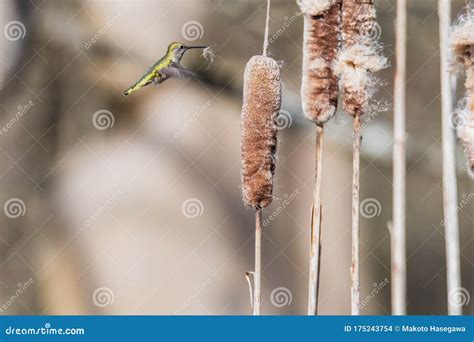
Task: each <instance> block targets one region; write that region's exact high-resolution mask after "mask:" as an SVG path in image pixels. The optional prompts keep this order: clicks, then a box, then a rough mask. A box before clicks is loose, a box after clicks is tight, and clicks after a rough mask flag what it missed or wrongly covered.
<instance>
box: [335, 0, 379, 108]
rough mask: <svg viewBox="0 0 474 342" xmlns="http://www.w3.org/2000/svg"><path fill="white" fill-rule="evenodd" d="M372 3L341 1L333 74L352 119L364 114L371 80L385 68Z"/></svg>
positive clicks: (370, 88) (370, 0)
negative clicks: (338, 47) (339, 42)
mask: <svg viewBox="0 0 474 342" xmlns="http://www.w3.org/2000/svg"><path fill="white" fill-rule="evenodd" d="M375 19H376V13H375V6H374V1H373V0H344V2H343V9H342V50H341V51H340V53H339V56H338V58H337V62H336V64H335V68H334V71H335V73H336V75H337V76H338V77H339V78H340V86H341V89H342V96H343V100H344V107H345V109H346V111H347V112H348V113H349V114H351V115H353V116H355V115H362V114H364V113H365V112H366V111H367V109H368V106H369V100H370V98H371V96H372V95H373V93H374V92H375V85H376V84H377V82H376V79H375V78H374V76H373V73H374V72H377V71H379V70H381V69H383V68H384V67H386V66H387V59H386V58H385V57H383V56H382V55H381V54H380V52H379V50H380V49H379V46H378V45H377V42H376V40H377V38H378V37H377V36H376V33H377V26H376V25H377V24H376V21H375Z"/></svg>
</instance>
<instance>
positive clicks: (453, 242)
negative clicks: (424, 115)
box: [438, 0, 462, 315]
mask: <svg viewBox="0 0 474 342" xmlns="http://www.w3.org/2000/svg"><path fill="white" fill-rule="evenodd" d="M438 15H439V34H440V46H441V52H440V56H441V107H442V108H441V110H442V113H441V118H442V151H443V207H444V224H445V240H446V272H447V289H448V297H449V294H450V293H453V291H457V290H458V289H459V288H460V286H461V268H460V260H459V223H458V214H457V209H456V207H457V181H456V161H455V158H454V155H455V154H454V151H455V136H454V130H453V129H452V128H451V124H450V122H451V115H452V113H453V94H452V88H451V75H450V73H449V70H448V69H449V60H450V50H449V46H448V35H449V26H450V21H451V1H450V0H439V2H438ZM448 314H449V315H461V314H462V308H461V306H457V305H456V303H455V302H454V301H452V300H448Z"/></svg>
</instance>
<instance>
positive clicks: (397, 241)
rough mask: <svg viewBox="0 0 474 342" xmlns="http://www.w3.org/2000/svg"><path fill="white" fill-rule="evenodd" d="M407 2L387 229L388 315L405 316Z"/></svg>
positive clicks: (401, 21)
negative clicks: (390, 207) (389, 286)
mask: <svg viewBox="0 0 474 342" xmlns="http://www.w3.org/2000/svg"><path fill="white" fill-rule="evenodd" d="M406 6H407V1H406V0H398V1H397V19H396V61H397V64H396V72H395V89H394V123H393V126H394V127H393V135H394V144H393V227H392V229H391V232H390V233H391V234H390V237H391V240H390V241H391V248H390V250H391V272H392V283H391V284H392V314H393V315H405V314H406V246H405V235H406V233H405V231H406V228H405V225H406V210H405V207H406V181H405V175H406V156H405V149H406V145H405V144H406V138H405V136H406V132H405V79H406V36H407V28H406V27H407V12H406V10H407V9H406Z"/></svg>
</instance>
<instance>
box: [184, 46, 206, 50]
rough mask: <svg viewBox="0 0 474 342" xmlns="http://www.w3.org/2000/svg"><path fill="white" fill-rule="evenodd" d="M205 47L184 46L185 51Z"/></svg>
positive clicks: (203, 47)
mask: <svg viewBox="0 0 474 342" xmlns="http://www.w3.org/2000/svg"><path fill="white" fill-rule="evenodd" d="M205 48H207V46H186V50H189V49H205Z"/></svg>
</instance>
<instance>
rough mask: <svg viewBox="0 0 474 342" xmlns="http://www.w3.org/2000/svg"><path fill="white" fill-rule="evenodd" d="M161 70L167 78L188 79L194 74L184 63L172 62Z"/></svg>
mask: <svg viewBox="0 0 474 342" xmlns="http://www.w3.org/2000/svg"><path fill="white" fill-rule="evenodd" d="M159 72H160V74H162V75H164V76H165V77H166V78H179V79H187V78H192V77H193V76H194V74H193V72H192V71H191V70H188V69H186V68H185V67H183V66H182V65H179V64H175V63H173V64H171V65H170V66H169V67H166V68H163V69H161V70H160V71H159Z"/></svg>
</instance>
